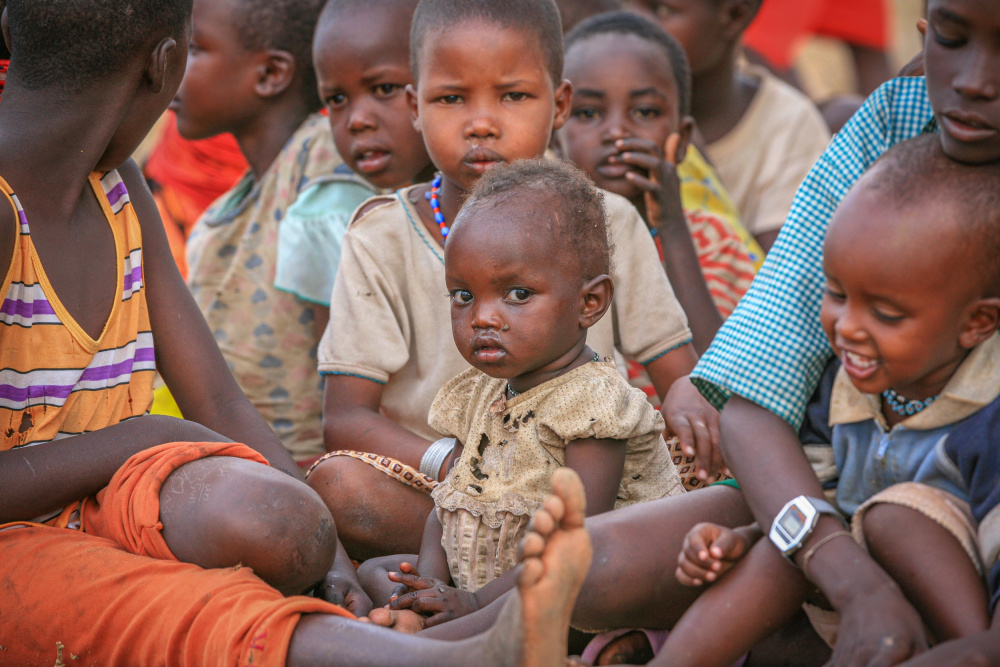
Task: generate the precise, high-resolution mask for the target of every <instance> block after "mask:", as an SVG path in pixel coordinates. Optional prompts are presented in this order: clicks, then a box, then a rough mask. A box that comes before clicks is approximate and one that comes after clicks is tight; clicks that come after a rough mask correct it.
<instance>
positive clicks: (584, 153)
mask: <svg viewBox="0 0 1000 667" xmlns="http://www.w3.org/2000/svg"><path fill="white" fill-rule="evenodd" d="M566 76H567V78H569V80H570V81H572V82H573V86H574V91H573V107H572V111H571V113H570V117H569V119H568V120H567V121H566V125H565V126H564V127H563V128H562V129H561V130H559V133H558V137H559V143H560V147H561V149H562V153H563V155H565V156H566V157H567V158H569V159H570V160H572V161H573V162H575V163H576V164H577V165H578V166H579V167H580V168H582V169H583V170H584V171H586V172H587V174H588V175H589V176H590V177H591V178H593V179H594V181H595V182H596V183H597V184H598V186H599V187H601V188H603V189H605V190H608V191H610V192H615V193H617V194H620V195H622V196H623V197H625V198H627V199H628V200H629V201H630V202H632V204H633V205H634V206H635V207H636V208H637V209H638V210H639V212H640V213H641V214H642V215H643V218H645V220H646V224H648V225H649V226H650V228H651V229H652V230H653V232H654V234H656V235H657V237H658V239H659V241H660V242H661V244H662V250H663V257H664V263H665V266H666V269H667V275H668V276H669V277H670V283H671V285H673V287H674V290H675V291H676V293H677V297H678V300H679V301H680V302H681V305H683V306H684V312H685V313H687V316H688V320H689V321H690V323H691V329H692V332H693V334H694V339H695V345H696V346H697V347H698V348H699V349H705V348H707V347H708V345H709V343H711V341H712V338H713V337H714V336H715V332H716V331H717V330H718V328H719V326H720V325H721V323H722V317H725V316H727V315H728V314H729V313H731V312H732V310H733V308H735V307H736V303H737V302H738V301H739V300H740V298H741V297H742V296H743V294H744V293H745V292H746V291H747V289H749V287H750V283H751V282H752V281H753V276H754V273H755V269H754V261H753V258H752V257H751V252H753V253H754V254H755V255H757V256H760V255H761V254H762V253H761V251H760V248H759V246H758V245H757V243H756V241H754V240H753V238H752V237H750V236H749V235H748V234H746V233H745V232H744V234H743V235H741V234H740V233H739V232H738V231H737V230H736V229H734V228H733V227H732V226H731V225H730V224H729V223H728V222H727V221H726V220H725V219H723V218H722V217H720V216H717V215H714V213H713V212H712V211H709V210H705V209H704V207H703V205H702V202H700V201H697V202H696V201H682V194H681V185H680V181H679V179H678V170H677V168H676V165H678V164H680V163H681V162H683V161H684V158H685V156H686V154H687V152H688V148H689V145H690V140H691V133H692V131H693V129H694V122H693V120H692V119H691V117H690V116H689V115H688V114H689V112H690V105H691V75H690V73H689V71H688V67H687V59H686V57H685V56H684V51H683V49H681V47H680V45H679V44H678V43H677V42H676V40H674V39H673V38H672V37H671V36H670V35H668V34H667V33H666V32H665V31H664V30H663V29H662V28H660V27H659V26H658V25H656V24H655V23H653V22H652V21H648V20H646V19H644V18H643V17H641V16H638V15H636V14H633V13H628V12H616V13H610V14H602V15H600V16H595V17H592V18H590V19H587V20H586V21H584V22H583V23H581V24H580V25H579V26H577V27H576V29H574V30H573V31H572V32H571V33H570V34H569V35H568V36H567V38H566ZM692 239H693V241H694V243H693V244H692ZM720 315H721V317H720Z"/></svg>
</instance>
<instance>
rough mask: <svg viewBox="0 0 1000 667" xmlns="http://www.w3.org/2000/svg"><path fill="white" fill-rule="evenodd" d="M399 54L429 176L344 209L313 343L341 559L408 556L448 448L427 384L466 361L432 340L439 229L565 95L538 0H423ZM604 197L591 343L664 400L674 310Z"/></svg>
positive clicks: (558, 108)
mask: <svg viewBox="0 0 1000 667" xmlns="http://www.w3.org/2000/svg"><path fill="white" fill-rule="evenodd" d="M410 53H411V65H412V70H413V78H414V87H413V89H412V90H411V91H410V93H409V99H410V109H411V113H412V114H413V116H414V118H415V119H416V120H415V123H416V125H417V127H418V128H419V129H420V131H421V134H422V135H423V138H424V143H425V145H426V147H427V152H428V154H429V155H430V157H431V159H432V160H433V162H434V164H435V165H436V166H437V167H438V169H439V170H440V174H439V176H438V177H436V178H435V180H434V181H433V182H432V183H427V184H423V185H418V186H414V187H412V188H407V189H404V190H401V191H399V192H397V193H396V194H395V195H394V196H391V197H381V198H376V199H373V200H371V201H370V202H368V203H367V204H366V205H365V206H364V207H362V208H361V209H360V210H359V211H358V213H357V214H356V217H355V220H354V221H353V222H352V224H351V227H350V228H349V229H348V232H347V234H346V235H345V237H344V250H343V255H342V257H341V264H340V270H339V273H338V275H337V280H336V283H335V286H334V291H333V299H332V303H331V308H332V310H333V312H335V313H336V314H337V317H334V318H331V320H330V325H329V327H328V329H327V332H326V334H325V335H324V339H323V342H322V343H321V345H320V351H319V370H320V372H321V373H323V374H324V375H325V376H326V394H325V410H324V419H325V423H326V431H325V436H326V446H327V448H328V449H329V450H332V451H334V452H340V453H337V454H335V455H333V456H331V457H330V458H328V459H327V460H326V461H324V462H323V463H322V464H321V465H320V466H318V467H316V468H315V469H314V471H313V474H312V475H311V477H310V484H311V485H312V486H313V487H314V488H316V489H317V490H318V491H319V492H320V495H323V496H324V497H326V498H327V499H328V500H329V501H330V502H329V504H330V506H331V507H332V508H333V510H332V511H333V512H334V513H335V514H340V513H343V516H337V521H338V524H337V525H338V530H339V531H340V535H341V537H342V539H343V540H344V541H345V544H346V545H347V548H348V551H349V552H351V553H352V554H354V555H355V557H365V556H367V557H371V556H375V555H385V554H392V553H414V552H416V551H417V550H418V549H419V545H420V542H421V535H422V532H423V525H424V523H425V521H426V517H427V514H428V513H429V512H430V510H431V509H432V507H433V503H432V502H431V500H430V497H429V495H428V494H429V492H430V490H431V489H432V488H433V486H434V484H435V483H436V482H437V481H438V480H439V479H441V478H442V477H443V476H444V473H446V472H447V470H448V468H449V467H450V465H451V462H452V461H454V460H455V458H456V457H455V452H454V451H453V450H451V449H450V447H449V445H448V444H447V443H446V442H438V441H439V440H441V435H440V434H439V433H437V432H436V431H435V430H434V429H432V428H430V427H428V425H427V415H428V411H429V409H430V405H431V402H432V401H433V399H434V396H435V395H436V394H437V392H438V390H439V389H440V388H441V387H442V386H443V385H444V384H445V383H446V382H447V381H449V380H450V379H452V378H453V377H455V376H456V375H458V374H459V373H461V372H462V371H463V370H464V369H465V368H466V362H465V361H464V360H463V359H462V357H461V355H460V354H458V351H457V350H456V349H455V346H454V344H453V343H452V341H451V340H450V339H449V338H448V337H447V336H442V332H443V331H446V327H447V323H448V321H449V311H448V302H447V300H446V299H444V298H443V296H442V295H444V294H445V292H446V289H445V271H444V247H445V238H446V236H447V234H448V233H449V231H450V225H451V223H452V222H453V221H454V219H455V216H456V215H457V213H458V210H459V208H460V206H461V204H462V202H463V201H464V200H465V198H466V197H467V195H468V192H469V191H471V189H472V188H473V187H474V186H475V184H476V182H477V181H478V180H479V178H480V177H481V176H482V174H484V173H485V172H486V171H487V170H489V169H490V168H492V167H494V166H496V165H499V164H502V163H505V162H512V161H515V160H519V159H525V158H537V157H541V156H542V154H543V153H544V152H545V149H546V147H547V146H548V143H549V140H550V138H551V136H552V131H553V130H554V129H557V128H558V127H560V126H562V124H563V123H564V122H565V120H566V117H567V115H568V113H569V106H570V98H571V86H570V84H569V82H567V81H563V79H562V69H563V45H562V27H561V24H560V20H559V14H558V10H557V9H556V6H555V4H554V2H552V0H517V1H515V2H505V3H496V2H492V1H491V0H474V1H458V0H424V1H423V2H421V4H420V5H419V6H418V8H417V11H416V13H415V15H414V18H413V26H412V33H411V41H410ZM605 203H606V212H607V218H608V224H609V230H610V236H611V242H612V244H613V248H614V251H613V258H612V259H613V261H612V267H613V268H612V275H611V277H612V279H613V280H614V281H615V288H616V298H615V300H614V302H613V303H612V304H611V306H610V312H609V317H606V318H604V319H602V320H601V321H599V322H597V323H596V324H595V325H594V327H593V328H592V330H591V332H590V337H589V344H590V346H591V348H592V349H594V350H595V352H597V354H598V355H600V357H601V358H611V357H614V355H615V354H616V351H618V352H620V353H621V354H622V356H624V357H626V358H630V359H636V360H638V361H640V362H642V363H643V364H644V365H645V367H646V370H647V372H648V373H649V375H650V377H651V378H652V380H653V383H654V385H655V388H656V390H657V392H658V393H659V394H660V395H665V394H666V392H667V390H668V389H669V388H670V387H671V386H672V384H673V382H674V380H676V379H677V378H679V377H682V376H683V375H684V374H685V373H687V372H688V371H689V370H690V369H691V368H692V367H693V364H694V362H695V358H696V355H695V352H694V350H693V348H692V346H691V345H690V344H689V343H690V342H691V333H690V330H689V329H688V327H687V320H686V318H685V316H684V313H683V311H682V309H681V307H680V305H679V304H678V302H677V300H676V297H675V296H674V294H673V290H672V288H671V287H670V283H669V281H668V279H667V276H666V274H665V272H664V271H663V269H662V265H661V264H660V262H659V258H658V256H657V251H656V246H655V244H654V243H653V241H652V239H651V237H650V235H649V231H648V229H647V227H646V225H645V223H644V222H643V221H642V218H641V217H640V216H639V214H638V212H637V211H636V209H635V207H633V206H631V205H630V204H629V203H628V202H627V201H626V200H625V199H624V198H622V197H618V196H615V195H611V194H608V195H606V198H605ZM432 445H433V446H432ZM346 450H350V451H352V452H353V453H349V454H345V453H343V452H344V451H346ZM356 450H361V451H362V452H367V453H368V454H369V455H370V456H368V455H366V454H358V453H356ZM345 497H350V498H352V503H350V505H351V507H350V509H349V511H348V508H347V505H349V504H348V503H345V502H343V498H345Z"/></svg>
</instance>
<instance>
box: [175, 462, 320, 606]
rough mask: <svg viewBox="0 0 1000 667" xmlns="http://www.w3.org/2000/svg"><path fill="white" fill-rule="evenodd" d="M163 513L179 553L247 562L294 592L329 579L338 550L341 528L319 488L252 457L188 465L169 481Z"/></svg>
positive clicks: (217, 562) (206, 561)
mask: <svg viewBox="0 0 1000 667" xmlns="http://www.w3.org/2000/svg"><path fill="white" fill-rule="evenodd" d="M160 516H161V520H162V522H163V533H164V539H166V540H167V544H168V546H169V547H170V549H171V551H173V553H174V555H175V556H176V557H177V558H178V559H179V560H182V561H185V562H191V563H195V564H198V565H201V566H202V567H232V566H235V565H237V564H242V565H245V566H247V567H250V568H252V569H253V570H254V573H255V574H257V576H259V577H260V578H261V579H263V580H264V581H266V582H268V583H269V584H271V585H272V586H274V587H275V588H277V589H278V590H280V591H281V592H283V593H286V594H295V593H302V592H304V591H305V590H307V589H308V588H309V587H310V586H312V585H314V584H317V583H319V582H320V581H322V579H323V577H324V576H325V574H326V572H327V571H329V569H330V567H331V566H332V564H333V560H334V558H335V556H336V550H337V531H336V528H335V525H334V521H333V517H332V516H331V515H330V512H329V510H328V509H327V508H326V506H325V505H324V503H323V502H322V500H321V499H320V498H319V496H318V495H316V493H315V492H314V491H313V490H311V489H310V488H309V487H307V486H306V485H305V484H302V483H301V482H299V481H297V480H295V479H293V478H291V477H289V476H288V475H286V474H284V473H282V472H280V471H278V470H275V469H274V468H269V467H267V466H264V465H261V464H258V463H254V462H252V461H245V460H242V459H236V458H227V457H212V458H208V459H201V460H198V461H194V462H192V463H188V464H186V465H184V466H181V467H180V468H178V469H177V470H175V471H174V472H173V473H172V474H171V475H170V477H168V478H167V481H166V483H164V485H163V490H162V491H161V493H160Z"/></svg>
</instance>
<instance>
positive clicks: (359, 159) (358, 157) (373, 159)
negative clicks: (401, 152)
mask: <svg viewBox="0 0 1000 667" xmlns="http://www.w3.org/2000/svg"><path fill="white" fill-rule="evenodd" d="M352 155H353V157H354V164H355V165H356V166H357V168H358V171H360V172H361V173H364V174H374V173H377V172H379V171H382V170H383V169H385V168H386V167H387V166H388V164H389V160H391V159H392V153H390V152H389V151H387V150H386V149H384V148H381V147H367V146H365V147H361V148H356V149H355V150H354V151H353V152H352Z"/></svg>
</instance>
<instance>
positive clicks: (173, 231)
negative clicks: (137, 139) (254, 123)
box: [143, 114, 248, 278]
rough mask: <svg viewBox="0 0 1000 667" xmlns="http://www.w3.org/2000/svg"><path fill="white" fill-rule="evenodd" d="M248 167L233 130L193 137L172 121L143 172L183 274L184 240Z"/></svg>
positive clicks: (171, 118)
mask: <svg viewBox="0 0 1000 667" xmlns="http://www.w3.org/2000/svg"><path fill="white" fill-rule="evenodd" d="M247 169H248V165H247V161H246V158H245V157H243V153H242V152H240V147H239V144H237V143H236V139H234V138H233V135H231V134H220V135H218V136H215V137H211V138H210V139H200V140H198V141H189V140H187V139H185V138H184V137H182V136H181V135H180V133H179V132H178V131H177V120H176V118H175V117H174V116H173V114H171V115H170V120H169V122H168V123H167V125H166V129H165V130H164V131H163V136H162V137H161V138H160V142H159V144H158V145H157V146H156V149H155V150H154V151H153V153H152V155H150V156H149V159H148V160H147V161H146V165H145V167H144V168H143V173H144V174H145V176H146V178H147V179H149V180H150V181H151V183H150V185H151V186H152V190H153V198H154V199H155V200H156V205H157V207H158V208H159V209H160V217H161V218H162V219H163V225H164V227H165V228H166V230H167V240H168V241H170V250H171V252H172V253H173V255H174V260H175V261H176V262H177V266H178V268H180V270H181V274H182V275H184V277H185V278H186V277H187V262H186V260H185V258H184V244H185V241H186V239H187V237H188V235H189V234H190V233H191V228H192V227H194V223H195V222H197V221H198V218H200V217H201V214H202V213H204V212H205V209H207V208H208V207H209V205H210V204H211V203H212V202H214V201H215V200H216V199H218V198H219V197H221V196H222V195H223V194H225V193H226V192H228V191H229V189H230V188H232V187H233V186H234V185H235V184H236V182H237V181H238V180H239V179H240V177H241V176H243V174H244V173H246V170H247Z"/></svg>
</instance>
